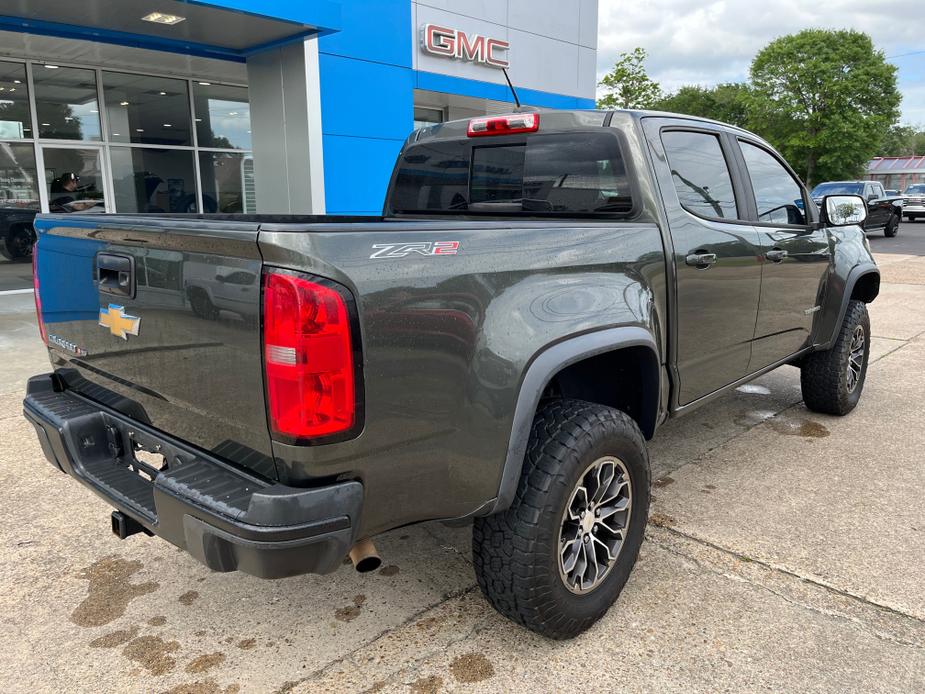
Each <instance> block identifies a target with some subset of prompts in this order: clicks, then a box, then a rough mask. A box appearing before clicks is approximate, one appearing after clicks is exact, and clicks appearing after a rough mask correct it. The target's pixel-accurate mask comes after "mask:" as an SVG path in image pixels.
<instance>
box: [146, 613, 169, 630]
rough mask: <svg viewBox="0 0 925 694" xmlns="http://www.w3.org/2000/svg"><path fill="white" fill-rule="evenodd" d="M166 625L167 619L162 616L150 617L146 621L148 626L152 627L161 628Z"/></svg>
mask: <svg viewBox="0 0 925 694" xmlns="http://www.w3.org/2000/svg"><path fill="white" fill-rule="evenodd" d="M166 623H167V618H166V617H164V616H163V615H158V616H157V617H151V619H149V620H148V626H152V627H162V626H164V625H165V624H166Z"/></svg>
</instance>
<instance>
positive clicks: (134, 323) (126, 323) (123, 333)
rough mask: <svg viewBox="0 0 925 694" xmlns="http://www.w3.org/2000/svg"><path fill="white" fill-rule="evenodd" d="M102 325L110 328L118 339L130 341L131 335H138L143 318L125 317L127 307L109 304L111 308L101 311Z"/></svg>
mask: <svg viewBox="0 0 925 694" xmlns="http://www.w3.org/2000/svg"><path fill="white" fill-rule="evenodd" d="M100 325H102V326H103V327H104V328H109V332H110V333H112V334H113V335H115V336H116V337H121V338H122V339H123V340H128V336H129V335H137V334H138V326H139V325H141V318H136V317H135V316H127V315H125V306H117V305H116V304H109V308H101V309H100Z"/></svg>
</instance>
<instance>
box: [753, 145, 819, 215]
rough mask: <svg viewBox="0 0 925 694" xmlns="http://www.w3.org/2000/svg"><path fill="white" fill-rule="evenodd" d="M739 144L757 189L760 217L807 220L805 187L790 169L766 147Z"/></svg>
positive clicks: (754, 186) (756, 199)
mask: <svg viewBox="0 0 925 694" xmlns="http://www.w3.org/2000/svg"><path fill="white" fill-rule="evenodd" d="M739 146H740V147H741V148H742V156H743V157H745V166H746V168H747V169H748V177H749V178H750V179H751V181H752V188H753V189H754V191H755V204H757V206H758V221H759V222H768V223H773V224H806V215H805V214H804V213H803V207H804V203H803V189H802V187H801V186H800V184H799V183H797V181H796V179H795V178H794V177H793V176H791V175H790V172H789V171H787V169H785V168H784V166H783V164H781V163H780V162H779V161H777V158H776V157H774V155H772V154H771V153H770V152H768V151H767V150H764V149H762V148H761V147H758V146H756V145H753V144H750V143H748V142H742V141H739Z"/></svg>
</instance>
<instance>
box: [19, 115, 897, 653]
mask: <svg viewBox="0 0 925 694" xmlns="http://www.w3.org/2000/svg"><path fill="white" fill-rule="evenodd" d="M358 175H362V173H361V172H360V171H358ZM810 202H811V201H810V197H809V195H808V193H807V191H806V189H805V188H804V186H803V185H802V184H801V183H800V181H799V180H798V179H797V177H796V176H795V175H794V174H793V171H792V170H791V169H790V168H789V167H788V166H787V164H786V163H785V162H784V161H783V160H782V159H781V158H780V156H779V155H778V154H777V153H775V152H774V150H773V149H771V148H770V147H769V146H768V145H767V144H766V143H765V142H763V141H762V140H761V139H759V138H757V137H755V136H754V135H752V134H750V133H748V132H746V131H743V130H739V129H736V128H733V127H729V126H726V125H722V124H720V123H715V122H710V121H705V120H698V119H694V118H688V117H681V116H672V115H670V114H659V113H646V112H625V111H617V112H607V113H605V112H540V113H532V112H531V113H527V112H522V113H515V114H512V115H508V116H497V117H490V118H480V119H474V120H471V121H461V122H451V123H445V124H442V125H436V126H433V127H430V128H425V129H423V130H418V131H416V132H415V133H414V134H412V136H411V137H410V138H409V139H408V141H407V143H406V144H405V146H404V148H403V149H402V151H401V153H400V155H399V159H398V163H397V165H396V167H395V172H394V174H393V178H392V181H391V184H390V189H389V194H388V199H387V203H386V206H385V210H384V213H383V216H382V217H363V218H343V217H323V216H319V217H297V216H272V215H252V216H248V215H243V216H240V215H239V216H233V215H216V216H197V215H161V216H147V215H145V216H142V215H83V216H82V215H77V214H70V215H42V216H40V217H39V218H38V220H37V222H36V227H37V230H38V237H39V238H38V243H37V251H36V254H35V261H36V274H35V276H36V286H35V290H36V291H35V298H36V304H37V311H38V316H39V322H40V327H41V330H42V335H43V337H44V339H45V341H46V343H47V345H48V350H49V355H50V358H51V363H52V367H53V373H50V374H46V375H42V376H36V377H34V378H32V379H31V380H30V381H29V384H28V392H27V396H26V399H25V403H24V408H25V416H26V417H27V418H28V419H29V421H30V422H32V423H33V424H34V425H35V429H36V432H37V434H38V437H39V440H40V442H41V445H42V448H43V451H44V453H45V455H46V456H47V458H48V460H49V461H51V463H52V465H54V466H55V467H56V468H58V469H60V470H61V471H63V472H65V473H67V474H69V475H72V476H73V477H74V478H75V479H76V480H78V481H79V482H81V483H83V484H84V485H86V486H88V487H90V488H91V489H92V490H93V491H95V492H96V493H97V494H99V495H100V496H102V497H103V498H104V499H105V500H106V501H107V502H109V503H110V504H111V505H112V506H114V507H115V508H116V509H117V510H116V511H115V512H114V513H113V517H112V526H113V530H114V531H115V532H116V533H117V534H118V535H120V536H121V537H126V536H128V535H131V534H134V533H138V532H143V533H146V534H149V535H158V536H160V537H162V538H164V539H166V540H168V541H170V542H172V543H173V544H175V545H177V546H178V547H181V548H184V549H185V550H186V551H188V552H189V553H190V554H192V555H193V556H194V557H196V558H197V559H199V560H200V561H201V562H203V563H204V564H205V565H206V566H208V567H209V568H211V569H213V570H216V571H232V570H236V569H237V570H242V571H245V572H247V573H251V574H254V575H257V576H262V577H266V578H276V577H283V576H291V575H294V574H299V573H308V572H313V573H327V572H331V571H334V570H335V569H336V568H337V567H338V566H339V565H340V564H341V563H342V561H343V560H344V558H345V557H346V556H348V555H350V556H351V558H352V559H353V560H354V563H355V564H356V565H357V567H358V568H360V569H368V568H371V567H375V566H376V565H377V557H376V556H375V550H374V548H373V546H372V543H371V541H370V539H371V538H373V537H374V536H375V535H376V534H378V533H382V532H383V531H386V530H390V529H393V528H397V527H400V526H404V525H408V524H411V523H418V522H421V521H427V520H432V519H442V520H445V521H448V522H458V523H464V522H471V523H472V524H473V545H472V551H473V556H474V564H475V570H476V573H477V576H478V582H479V585H480V586H481V588H482V590H483V591H484V594H485V596H486V597H487V598H488V600H490V601H491V603H492V604H493V605H494V606H495V607H496V608H497V609H498V610H499V611H500V612H501V613H503V614H504V615H506V616H508V617H510V618H512V619H514V620H516V621H518V622H519V623H521V624H523V625H524V626H526V627H528V628H530V629H533V630H534V631H537V632H539V633H542V634H545V635H547V636H550V637H553V638H567V637H571V636H574V635H575V634H578V633H580V632H581V631H583V630H584V629H586V628H588V627H589V626H590V625H591V624H592V623H593V622H594V621H595V620H597V619H598V618H599V617H600V616H601V615H602V614H603V613H604V612H605V611H606V610H607V608H608V607H609V606H610V605H611V603H613V601H614V600H615V599H616V597H617V595H618V594H619V592H620V590H621V588H622V587H623V585H624V583H625V582H626V580H627V577H628V576H629V573H630V570H631V568H632V566H633V564H634V562H635V560H636V556H637V553H638V551H639V547H640V544H641V542H642V538H643V531H644V527H645V524H646V519H647V513H648V507H649V482H650V472H649V461H648V455H647V452H646V443H645V441H646V439H649V438H651V437H652V436H653V435H654V434H655V432H656V429H657V428H658V426H659V425H660V424H661V423H662V422H664V421H665V420H666V419H667V418H668V417H673V416H677V415H681V414H683V413H685V412H688V411H690V410H692V409H694V408H695V407H698V406H700V405H703V404H704V403H707V402H710V401H711V400H712V399H713V398H716V397H718V396H720V395H722V394H723V393H724V392H726V391H728V390H730V389H731V388H734V387H735V386H737V385H739V384H741V383H744V382H746V381H748V380H750V379H753V378H755V377H756V376H759V375H761V374H763V373H765V372H767V371H769V370H771V369H775V368H777V367H778V366H781V365H785V364H790V365H794V366H796V367H798V368H800V369H801V370H802V385H803V394H804V397H805V402H806V405H807V406H808V407H809V408H811V409H812V410H815V411H819V412H827V413H831V414H846V413H848V412H849V411H850V410H851V409H852V408H853V407H854V406H855V405H856V403H857V402H858V398H859V397H860V395H861V390H862V388H863V385H864V378H865V372H866V368H867V361H868V353H869V345H870V325H869V320H868V316H867V308H866V305H865V304H866V303H867V302H870V301H872V300H873V299H874V298H875V297H876V296H877V293H878V291H879V272H878V270H877V267H876V266H875V264H874V262H873V259H872V258H871V254H870V251H869V247H868V245H867V241H866V239H865V237H864V234H863V233H862V231H861V228H860V227H859V226H858V224H860V223H862V222H863V221H864V216H865V206H864V201H863V200H862V199H860V198H857V197H853V196H835V197H829V198H826V199H825V200H823V201H822V206H821V211H820V212H817V211H816V210H817V208H816V206H815V205H813V204H810ZM817 215H819V216H821V218H817ZM62 513H63V514H64V513H66V512H65V511H64V510H62ZM62 520H63V521H64V520H65V519H64V518H62Z"/></svg>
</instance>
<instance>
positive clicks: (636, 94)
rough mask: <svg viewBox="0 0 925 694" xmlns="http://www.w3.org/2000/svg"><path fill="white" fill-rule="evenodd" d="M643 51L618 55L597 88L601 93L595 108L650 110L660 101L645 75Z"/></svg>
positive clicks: (655, 85) (656, 88)
mask: <svg viewBox="0 0 925 694" xmlns="http://www.w3.org/2000/svg"><path fill="white" fill-rule="evenodd" d="M645 62H646V51H645V49H643V48H635V49H633V52H632V53H621V54H620V57H619V58H617V62H616V63H614V66H613V68H612V69H611V71H610V72H608V73H607V74H606V75H604V79H602V80H601V81H600V82H599V83H598V86H599V87H601V88H602V89H603V90H604V93H603V95H602V96H601V97H600V98H599V99H598V100H597V107H598V108H651V107H652V106H653V105H654V104H655V102H657V101H658V100H659V99H661V98H662V88H661V87H660V86H659V84H658V82H656V81H655V80H653V79H651V78H650V77H649V75H648V73H646V68H645V65H644V63H645Z"/></svg>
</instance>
